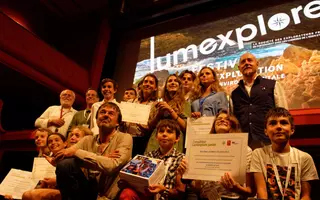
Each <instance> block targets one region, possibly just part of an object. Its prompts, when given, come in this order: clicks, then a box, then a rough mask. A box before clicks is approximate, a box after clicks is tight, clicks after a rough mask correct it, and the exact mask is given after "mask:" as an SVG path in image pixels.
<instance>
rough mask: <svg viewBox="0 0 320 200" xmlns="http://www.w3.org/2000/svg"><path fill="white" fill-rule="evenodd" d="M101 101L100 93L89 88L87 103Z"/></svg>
mask: <svg viewBox="0 0 320 200" xmlns="http://www.w3.org/2000/svg"><path fill="white" fill-rule="evenodd" d="M98 101H99V96H98V93H97V92H96V91H95V90H88V92H87V93H86V103H87V104H88V105H92V104H94V103H96V102H98Z"/></svg>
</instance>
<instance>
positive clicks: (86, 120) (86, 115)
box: [68, 88, 99, 132]
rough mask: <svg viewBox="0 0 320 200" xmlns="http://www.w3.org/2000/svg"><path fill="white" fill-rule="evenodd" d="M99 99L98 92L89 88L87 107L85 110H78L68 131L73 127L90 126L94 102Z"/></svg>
mask: <svg viewBox="0 0 320 200" xmlns="http://www.w3.org/2000/svg"><path fill="white" fill-rule="evenodd" d="M98 101H99V95H98V92H97V91H96V90H94V89H92V88H89V89H88V90H87V92H86V104H87V107H86V109H85V110H80V111H78V112H76V114H75V115H74V116H73V119H72V121H71V123H70V125H69V128H68V132H69V131H70V129H71V127H73V126H78V125H83V126H86V127H89V126H90V122H91V120H90V119H91V107H92V105H93V104H94V103H96V102H98Z"/></svg>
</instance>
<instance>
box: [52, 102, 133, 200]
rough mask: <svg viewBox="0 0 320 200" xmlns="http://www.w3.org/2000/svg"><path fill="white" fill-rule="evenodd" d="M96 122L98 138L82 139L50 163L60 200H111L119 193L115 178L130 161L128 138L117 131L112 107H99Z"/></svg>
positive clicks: (117, 114)
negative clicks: (52, 165) (52, 164)
mask: <svg viewBox="0 0 320 200" xmlns="http://www.w3.org/2000/svg"><path fill="white" fill-rule="evenodd" d="M96 118H97V125H98V127H99V135H95V136H86V137H84V138H83V139H82V140H80V141H79V142H78V143H77V144H76V145H74V146H72V147H70V148H68V149H63V150H62V151H60V152H58V153H57V154H56V155H55V157H54V159H53V162H55V163H57V168H56V175H57V185H58V188H59V190H60V192H61V196H62V199H68V200H95V199H97V196H98V199H100V198H101V199H106V198H107V199H115V198H116V195H117V193H118V191H119V189H118V187H117V181H118V180H119V178H118V174H119V171H120V169H121V168H122V167H123V166H124V165H125V164H126V163H127V162H128V161H129V160H130V158H131V151H132V137H131V136H130V135H129V134H126V133H122V132H120V131H118V130H117V127H118V126H119V123H120V122H121V120H122V116H121V112H120V109H119V107H118V106H117V105H116V104H115V103H112V102H107V103H104V104H102V105H101V106H100V107H99V109H98V111H97V115H96ZM81 167H84V168H85V170H83V171H84V172H85V173H83V171H82V170H81Z"/></svg>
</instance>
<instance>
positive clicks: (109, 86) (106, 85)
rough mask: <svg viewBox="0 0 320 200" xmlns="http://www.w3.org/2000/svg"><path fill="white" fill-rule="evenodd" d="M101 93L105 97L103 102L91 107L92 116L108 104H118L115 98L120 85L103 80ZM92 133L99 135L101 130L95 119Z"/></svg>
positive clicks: (92, 122) (92, 120)
mask: <svg viewBox="0 0 320 200" xmlns="http://www.w3.org/2000/svg"><path fill="white" fill-rule="evenodd" d="M100 87H101V93H102V95H103V100H102V101H99V102H96V103H94V104H93V105H92V107H91V113H92V116H96V114H97V110H98V109H99V107H100V106H101V105H102V104H103V103H106V102H113V103H116V104H117V101H116V99H115V98H114V95H115V93H116V92H117V90H118V84H117V82H116V81H115V80H112V79H110V78H105V79H102V81H101V84H100ZM90 127H91V131H92V132H93V134H94V135H96V134H98V133H99V129H98V126H97V121H96V118H95V117H92V118H91V126H90Z"/></svg>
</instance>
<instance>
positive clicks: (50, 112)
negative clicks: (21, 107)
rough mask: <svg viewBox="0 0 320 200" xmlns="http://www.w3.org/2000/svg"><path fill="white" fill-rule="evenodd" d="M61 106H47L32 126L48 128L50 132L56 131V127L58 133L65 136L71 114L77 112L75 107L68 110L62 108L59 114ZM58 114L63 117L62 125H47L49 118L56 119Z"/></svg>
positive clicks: (58, 116)
mask: <svg viewBox="0 0 320 200" xmlns="http://www.w3.org/2000/svg"><path fill="white" fill-rule="evenodd" d="M61 109H62V107H61V106H50V107H49V108H47V110H46V111H44V113H42V115H41V116H40V117H39V118H38V119H37V120H36V121H35V123H34V126H35V127H37V128H48V129H50V130H51V131H52V132H56V129H58V133H61V134H62V135H64V136H67V131H68V128H69V125H70V123H71V120H72V118H73V115H74V114H75V113H76V112H77V111H76V110H75V109H73V108H70V110H66V109H64V110H63V112H62V114H61ZM60 115H62V116H61V117H62V119H64V122H65V123H64V125H63V126H61V127H59V128H57V127H56V126H49V127H48V121H49V120H50V119H57V118H60Z"/></svg>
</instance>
